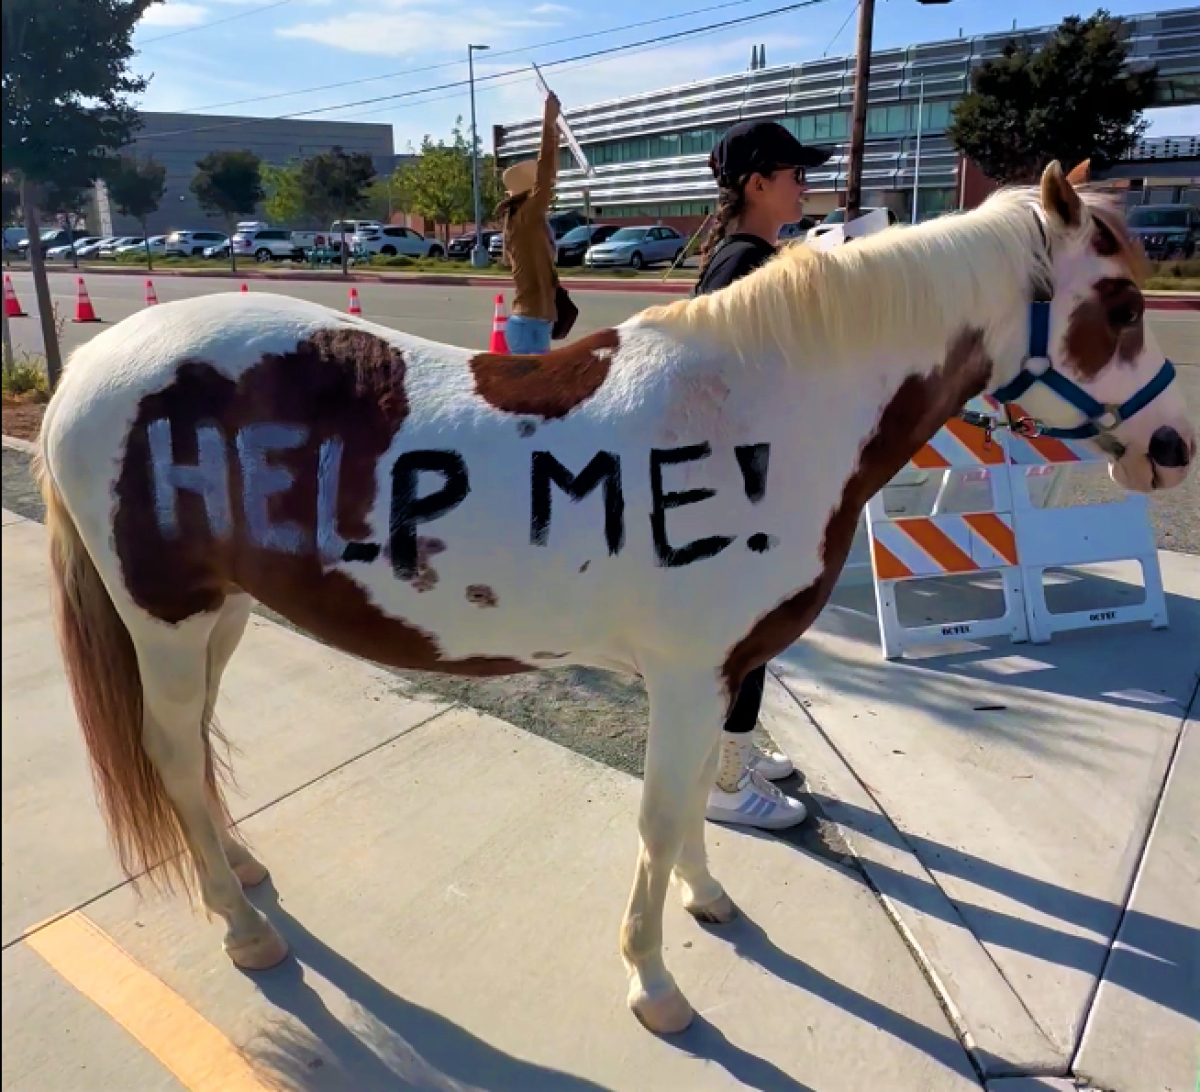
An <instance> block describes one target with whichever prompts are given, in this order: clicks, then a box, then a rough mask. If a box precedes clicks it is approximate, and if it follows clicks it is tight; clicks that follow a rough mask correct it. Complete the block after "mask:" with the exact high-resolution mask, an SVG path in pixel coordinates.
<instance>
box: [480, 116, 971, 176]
mask: <svg viewBox="0 0 1200 1092" xmlns="http://www.w3.org/2000/svg"><path fill="white" fill-rule="evenodd" d="M953 109H954V103H953V102H951V101H944V102H927V103H925V105H924V108H923V111H922V113H923V115H924V117H923V120H922V124H921V131H922V133H923V134H925V135H926V136H931V135H934V134H940V133H942V132H944V131H945V129H946V126H948V125H949V124H950V115H951V112H952V111H953ZM782 121H783V124H784V125H785V126H786V127H787V128H788V129H790V130H791V132H792V135H793V136H795V137H796V138H797V139H798V140H801V141H803V142H804V143H806V144H814V143H815V144H820V143H822V142H824V141H839V140H848V139H849V137H850V111H849V110H832V111H827V112H825V113H820V114H798V115H793V116H791V117H785V118H783V119H782ZM916 131H917V104H916V103H915V102H913V103H898V104H896V105H893V106H872V107H871V109H870V110H868V111H867V136H868V137H897V136H910V135H915V134H916ZM724 132H725V128H724V127H722V128H704V129H685V130H684V131H683V132H681V133H657V134H655V135H654V136H639V137H629V138H627V139H625V140H601V141H595V142H592V143H587V142H585V143H584V144H583V152H584V155H586V156H587V157H588V161H589V162H590V163H591V164H592V165H593V166H595V167H603V166H607V165H608V164H612V163H642V162H645V161H646V160H653V159H675V158H677V157H679V156H684V155H708V153H709V152H711V151H712V148H713V145H714V144H716V142H717V141H718V140H720V139H721V134H722V133H724ZM520 158H522V157H521V156H512V157H507V156H506V157H504V158H503V159H502V160H501V169H503V168H504V167H507V166H509V165H511V164H512V163H514V162H516V160H517V159H520ZM558 167H559V170H562V171H569V170H573V169H574V168H575V157H574V156H573V155H572V154H571V151H570V149H569V148H562V149H560V151H559V158H558Z"/></svg>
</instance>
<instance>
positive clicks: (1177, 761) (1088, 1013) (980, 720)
mask: <svg viewBox="0 0 1200 1092" xmlns="http://www.w3.org/2000/svg"><path fill="white" fill-rule="evenodd" d="M1159 556H1160V561H1161V566H1162V573H1163V581H1164V585H1165V588H1166V592H1167V602H1168V609H1169V613H1170V628H1169V629H1166V630H1160V631H1151V630H1150V629H1149V628H1148V627H1146V626H1138V625H1131V626H1124V627H1114V628H1111V629H1099V630H1092V631H1090V632H1088V631H1080V632H1076V633H1067V634H1058V635H1056V636H1055V638H1054V640H1053V642H1051V643H1050V644H1045V645H1036V646H1035V645H1013V644H1011V643H1009V642H1007V641H1006V640H995V641H987V642H979V643H971V644H967V643H965V642H960V645H959V647H958V648H950V649H948V650H947V651H948V652H949V653H950V654H948V655H941V656H935V657H930V658H921V659H917V660H913V661H908V662H903V661H902V662H896V663H888V662H887V661H885V660H884V659H883V658H882V657H881V655H880V650H879V635H878V629H877V626H876V622H875V617H874V606H873V598H872V589H871V587H870V586H869V585H868V586H862V587H854V588H846V587H843V588H841V589H839V591H838V593H837V595H836V596H835V600H834V603H833V604H832V605H831V607H830V608H829V609H827V610H826V612H825V613H824V614H823V616H822V617H821V619H820V620H819V621H818V624H817V625H816V626H815V627H814V630H813V631H812V632H811V633H810V634H809V636H808V638H806V639H805V640H804V641H801V642H800V643H798V644H797V645H796V646H794V647H793V648H792V649H789V651H788V652H787V653H786V654H785V655H784V656H782V657H780V658H779V659H778V660H777V661H776V662H775V664H774V665H773V666H774V676H775V679H774V685H773V687H772V690H771V693H770V694H769V698H768V711H767V715H766V717H765V720H766V722H767V725H768V727H769V729H770V731H771V732H772V734H773V735H774V736H775V737H776V739H778V740H779V741H780V742H781V743H782V744H784V746H785V749H787V750H788V751H789V752H790V753H791V754H792V755H793V757H794V758H795V759H796V761H797V763H798V764H800V765H801V766H802V767H803V768H804V769H805V770H806V771H807V772H808V774H809V781H810V788H812V789H813V791H814V792H815V793H816V795H817V797H818V799H820V801H821V804H822V808H823V810H824V811H825V812H826V814H827V815H828V816H829V818H830V819H832V820H833V821H834V822H836V823H837V824H839V826H840V827H841V829H842V831H843V833H844V834H845V835H846V837H847V838H848V840H849V841H850V843H851V845H852V846H853V848H854V850H855V851H856V852H857V854H858V855H859V856H860V858H861V859H862V861H863V862H864V866H865V869H866V873H867V875H868V877H869V878H870V880H871V882H872V883H873V884H874V885H875V886H876V888H877V889H878V890H879V891H880V893H881V895H882V897H883V899H884V902H885V905H886V906H887V907H888V909H889V911H890V912H891V913H892V914H893V915H894V916H895V918H896V920H897V923H898V925H899V926H900V927H901V928H902V929H903V930H904V931H905V932H906V934H907V935H909V936H910V937H911V938H912V942H913V944H914V947H915V949H916V950H917V951H918V952H919V954H920V958H921V959H922V961H923V963H924V965H925V967H926V970H927V973H928V974H929V976H930V979H931V981H932V982H933V983H934V984H935V986H936V987H937V989H938V990H939V993H940V994H941V996H942V998H943V1001H944V1003H945V1005H946V1008H947V1011H948V1012H950V1013H951V1014H952V1017H953V1019H954V1022H955V1025H956V1029H957V1030H958V1032H959V1034H960V1036H961V1037H962V1038H963V1040H964V1041H965V1042H968V1043H970V1044H971V1046H972V1050H973V1053H974V1056H975V1059H976V1062H977V1064H978V1065H979V1067H980V1068H981V1070H982V1071H983V1072H984V1074H985V1076H988V1077H991V1076H997V1077H999V1076H1004V1075H1008V1074H1019V1073H1042V1074H1049V1075H1060V1076H1066V1075H1068V1074H1070V1075H1072V1076H1074V1077H1076V1078H1086V1079H1088V1080H1090V1081H1091V1082H1092V1083H1094V1084H1095V1085H1096V1086H1097V1087H1099V1088H1104V1089H1112V1090H1117V1092H1193V1090H1194V1089H1195V1088H1196V1087H1197V1085H1196V1082H1197V1071H1198V1065H1200V738H1198V736H1197V730H1196V726H1195V721H1194V719H1190V718H1189V716H1188V710H1189V709H1193V710H1194V705H1193V703H1194V702H1195V698H1196V688H1197V676H1198V673H1200V559H1198V558H1196V557H1192V556H1188V555H1183V554H1174V553H1168V552H1165V551H1162V552H1160V555H1159ZM956 579H957V580H958V583H957V585H953V586H952V583H953V582H952V581H945V582H944V583H945V585H946V586H945V587H943V588H940V589H939V590H938V592H937V595H936V598H933V599H929V598H926V599H924V600H917V599H915V598H914V599H913V601H912V602H911V603H909V604H908V606H909V608H910V609H917V610H920V612H921V614H920V620H921V621H925V620H929V621H936V622H941V621H945V620H947V619H945V618H942V617H940V616H939V615H940V612H941V610H942V609H943V608H946V607H947V606H949V605H953V604H954V603H955V602H956V601H957V604H958V606H960V607H961V606H962V604H963V601H964V600H965V599H967V598H970V597H972V596H973V597H976V598H979V599H981V600H982V599H985V598H986V597H987V596H988V595H989V594H990V595H992V596H995V595H996V594H997V593H996V592H995V590H994V589H991V588H990V587H988V586H987V585H988V582H987V581H986V580H983V579H978V580H973V581H965V582H964V581H963V579H962V578H956ZM1053 579H1054V581H1055V584H1054V586H1052V587H1050V588H1049V589H1048V595H1049V594H1051V593H1053V596H1052V603H1051V609H1054V610H1071V609H1085V608H1091V607H1096V608H1097V609H1103V608H1104V607H1106V606H1109V605H1112V604H1113V603H1118V602H1123V601H1127V600H1128V598H1129V597H1130V596H1132V595H1135V594H1137V590H1136V588H1135V587H1134V586H1133V585H1132V584H1131V583H1129V582H1128V580H1129V577H1128V575H1127V573H1126V571H1125V570H1124V567H1123V566H1121V565H1114V566H1092V567H1090V568H1089V570H1087V571H1084V570H1069V571H1064V572H1061V573H1056V574H1054V576H1053ZM931 583H932V582H931ZM925 589H926V590H925V591H924V592H916V593H912V594H913V595H914V596H916V595H925V596H929V595H931V592H930V591H929V585H928V584H927V585H925ZM903 606H904V604H902V609H903ZM987 616H988V615H987V613H985V612H984V607H983V606H982V605H980V606H977V607H976V608H975V609H974V610H971V611H969V612H962V613H958V614H955V615H953V617H971V618H980V617H987ZM1114 942H1115V944H1114ZM992 1087H993V1083H989V1088H992ZM996 1087H997V1088H1005V1087H1006V1085H1005V1084H1004V1083H1003V1082H1000V1083H998V1084H996Z"/></svg>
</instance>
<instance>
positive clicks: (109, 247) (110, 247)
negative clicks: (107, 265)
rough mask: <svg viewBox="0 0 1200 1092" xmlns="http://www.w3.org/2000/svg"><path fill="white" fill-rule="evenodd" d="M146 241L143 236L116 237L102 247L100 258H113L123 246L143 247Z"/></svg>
mask: <svg viewBox="0 0 1200 1092" xmlns="http://www.w3.org/2000/svg"><path fill="white" fill-rule="evenodd" d="M144 242H145V239H144V238H143V237H142V236H141V235H116V236H114V237H113V238H112V239H111V240H110V241H109V242H107V243H102V244H101V245H100V257H101V258H111V257H113V256H114V255H115V254H116V253H117V250H118V249H119V248H121V247H123V246H134V245H137V246H141V245H142V243H144Z"/></svg>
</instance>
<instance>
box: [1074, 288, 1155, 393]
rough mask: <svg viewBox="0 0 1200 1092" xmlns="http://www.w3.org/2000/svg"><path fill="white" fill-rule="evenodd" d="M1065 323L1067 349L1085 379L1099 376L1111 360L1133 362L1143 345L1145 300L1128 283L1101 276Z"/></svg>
mask: <svg viewBox="0 0 1200 1092" xmlns="http://www.w3.org/2000/svg"><path fill="white" fill-rule="evenodd" d="M1092 288H1093V291H1092V293H1091V295H1089V296H1088V297H1087V298H1086V299H1084V300H1082V301H1081V302H1080V303H1079V304H1077V305H1076V307H1075V310H1074V311H1072V312H1071V317H1070V318H1069V319H1068V320H1067V335H1066V350H1067V359H1068V360H1069V361H1070V363H1071V366H1072V367H1073V368H1074V369H1075V370H1076V371H1077V372H1078V373H1079V374H1080V375H1081V376H1083V377H1084V378H1086V379H1091V378H1093V377H1094V376H1096V375H1098V374H1099V373H1100V372H1101V371H1102V370H1103V369H1104V368H1105V367H1106V366H1107V365H1108V363H1109V362H1110V361H1111V360H1112V359H1113V357H1119V358H1120V359H1121V360H1122V361H1124V362H1126V363H1132V362H1133V361H1135V360H1136V359H1137V358H1138V357H1139V356H1140V355H1141V352H1142V348H1143V346H1144V344H1145V325H1144V322H1143V317H1144V315H1145V312H1146V300H1145V297H1144V296H1143V295H1142V293H1141V290H1140V289H1139V288H1138V287H1137V285H1136V284H1134V283H1133V281H1131V280H1127V279H1125V278H1123V277H1104V278H1102V279H1101V280H1098V281H1097V282H1096V283H1095V284H1094V285H1093V286H1092Z"/></svg>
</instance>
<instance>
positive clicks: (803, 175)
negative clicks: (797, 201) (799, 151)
mask: <svg viewBox="0 0 1200 1092" xmlns="http://www.w3.org/2000/svg"><path fill="white" fill-rule="evenodd" d="M780 171H789V172H791V173H792V175H794V177H795V179H796V184H797V185H799V186H803V185H806V184H807V183H808V174H807V172H806V171H805V169H804V168H803V167H780V166H778V165H776V166H773V167H771V168H770V169H769V170H766V171H764V172H763V174H764V175H765V176H766V177H768V178H769V177H770V176H771V175H773V174H778V173H779V172H780Z"/></svg>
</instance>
